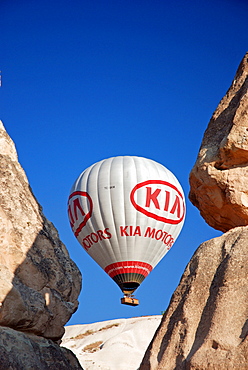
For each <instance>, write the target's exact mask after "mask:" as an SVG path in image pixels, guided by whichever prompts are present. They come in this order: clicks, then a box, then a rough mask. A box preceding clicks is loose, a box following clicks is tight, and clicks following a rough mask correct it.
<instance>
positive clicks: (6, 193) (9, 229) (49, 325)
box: [0, 122, 81, 340]
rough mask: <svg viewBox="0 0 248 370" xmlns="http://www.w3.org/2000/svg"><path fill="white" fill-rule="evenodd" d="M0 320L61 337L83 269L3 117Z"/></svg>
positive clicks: (0, 136) (0, 141)
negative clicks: (47, 210) (35, 187)
mask: <svg viewBox="0 0 248 370" xmlns="http://www.w3.org/2000/svg"><path fill="white" fill-rule="evenodd" d="M0 189H1V194H0V248H1V254H0V281H1V283H0V325H1V326H7V327H11V328H13V329H16V330H19V331H25V332H29V333H33V334H36V335H41V336H44V337H46V338H50V339H53V340H59V339H60V338H61V337H62V335H63V333H64V325H65V323H66V322H67V321H68V320H69V319H70V317H71V315H72V314H73V313H74V312H75V310H76V309H77V306H78V300H77V298H78V295H79V293H80V289H81V274H80V272H79V270H78V268H77V266H76V265H75V263H74V262H73V261H72V260H71V259H70V257H69V254H68V251H67V249H66V247H65V246H64V244H63V243H62V242H61V240H60V239H59V235H58V232H57V230H56V229H55V227H54V226H53V224H52V223H51V222H50V221H48V220H47V219H46V217H45V216H44V215H43V213H42V208H41V206H40V205H39V204H38V202H37V200H36V199H35V197H34V195H33V193H32V190H31V188H30V186H29V183H28V180H27V177H26V175H25V172H24V170H23V169H22V167H21V165H20V164H19V162H18V157H17V153H16V150H15V145H14V143H13V141H12V140H11V139H10V137H9V136H8V134H7V133H6V131H5V129H4V126H3V124H2V123H1V122H0Z"/></svg>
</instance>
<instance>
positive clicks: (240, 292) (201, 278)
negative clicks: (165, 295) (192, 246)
mask: <svg viewBox="0 0 248 370" xmlns="http://www.w3.org/2000/svg"><path fill="white" fill-rule="evenodd" d="M247 240H248V226H246V227H238V228H234V229H232V230H230V231H229V232H227V233H226V234H223V235H222V236H220V237H218V238H215V239H212V240H209V241H206V242H204V243H203V244H201V245H200V247H199V248H198V250H197V251H196V252H195V254H194V256H193V257H192V259H191V261H190V263H189V264H188V266H187V267H186V269H185V272H184V274H183V276H182V278H181V281H180V284H179V286H178V287H177V289H176V291H175V292H174V294H173V296H172V298H171V302H170V304H169V307H168V309H167V310H166V312H165V314H164V316H163V319H162V322H161V325H160V326H159V328H158V330H157V332H156V333H155V336H154V338H153V340H152V342H151V344H150V346H149V347H148V349H147V351H146V354H145V357H144V358H143V361H142V363H141V366H140V370H148V369H149V370H155V369H156V370H247V369H248V306H247V302H248V289H247V276H248V253H247Z"/></svg>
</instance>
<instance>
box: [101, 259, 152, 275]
mask: <svg viewBox="0 0 248 370" xmlns="http://www.w3.org/2000/svg"><path fill="white" fill-rule="evenodd" d="M104 271H105V272H106V273H107V274H108V275H109V276H110V277H111V278H113V277H114V276H116V275H120V274H128V273H136V274H141V275H143V276H144V277H146V276H147V275H148V274H149V273H150V272H151V271H152V266H151V265H149V263H146V262H141V261H121V262H115V263H111V264H110V265H108V266H107V267H105V269H104Z"/></svg>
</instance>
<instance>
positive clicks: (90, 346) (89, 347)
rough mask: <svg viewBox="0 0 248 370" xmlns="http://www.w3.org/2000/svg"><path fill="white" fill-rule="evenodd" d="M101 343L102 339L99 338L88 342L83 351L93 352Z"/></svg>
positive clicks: (97, 349)
mask: <svg viewBox="0 0 248 370" xmlns="http://www.w3.org/2000/svg"><path fill="white" fill-rule="evenodd" d="M101 344H103V341H101V340H99V341H98V342H94V343H91V344H88V345H87V346H85V347H84V348H83V352H89V353H93V352H96V351H99V349H100V345H101Z"/></svg>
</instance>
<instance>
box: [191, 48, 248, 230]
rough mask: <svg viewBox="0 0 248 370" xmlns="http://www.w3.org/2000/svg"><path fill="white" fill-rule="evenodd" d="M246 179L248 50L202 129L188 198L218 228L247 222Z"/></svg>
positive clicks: (247, 191)
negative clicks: (207, 122) (203, 132)
mask: <svg viewBox="0 0 248 370" xmlns="http://www.w3.org/2000/svg"><path fill="white" fill-rule="evenodd" d="M247 179H248V53H247V54H246V55H245V57H244V58H243V60H242V62H241V64H240V66H239V68H238V70H237V73H236V76H235V78H234V80H233V82H232V85H231V87H230V88H229V90H228V91H227V93H226V95H225V96H224V98H223V99H222V100H221V102H220V103H219V105H218V107H217V109H216V111H215V112H214V114H213V116H212V118H211V120H210V122H209V125H208V127H207V130H206V131H205V134H204V137H203V140H202V144H201V147H200V151H199V154H198V158H197V160H196V163H195V165H194V167H193V169H192V171H191V174H190V194H189V199H190V200H191V202H192V203H193V204H194V205H195V206H196V207H197V208H199V210H200V213H201V215H202V217H203V218H204V219H205V221H206V222H207V223H208V224H209V225H210V226H212V227H213V228H215V229H217V230H221V231H223V232H226V231H228V230H230V229H231V228H233V227H237V226H245V225H248V181H247Z"/></svg>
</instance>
